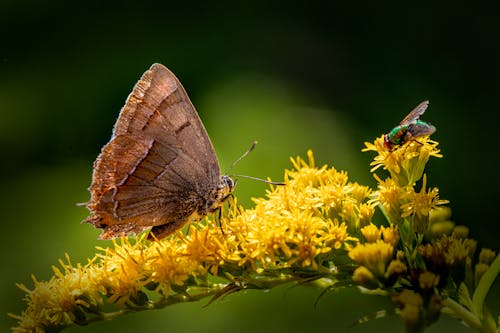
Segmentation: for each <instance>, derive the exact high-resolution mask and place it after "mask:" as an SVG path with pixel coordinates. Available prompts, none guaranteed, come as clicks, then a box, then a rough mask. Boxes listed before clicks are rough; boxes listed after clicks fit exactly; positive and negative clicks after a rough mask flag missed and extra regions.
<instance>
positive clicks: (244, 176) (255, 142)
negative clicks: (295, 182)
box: [225, 141, 286, 185]
mask: <svg viewBox="0 0 500 333" xmlns="http://www.w3.org/2000/svg"><path fill="white" fill-rule="evenodd" d="M257 143H258V142H257V141H254V142H252V145H251V146H250V148H248V149H247V151H246V152H244V153H243V155H241V156H240V157H239V158H238V159H237V160H236V161H234V162H233V164H231V165H230V166H229V168H228V169H227V171H226V173H225V174H226V175H228V174H229V171H231V169H232V168H233V167H234V166H235V165H236V164H238V162H239V161H241V160H242V159H243V158H244V157H246V156H247V155H248V154H250V153H251V152H252V150H254V148H255V146H256V145H257ZM231 176H234V177H239V178H247V179H253V180H258V181H260V182H264V183H267V184H271V185H286V184H285V183H283V182H272V181H270V180H265V179H262V178H257V177H252V176H246V175H231Z"/></svg>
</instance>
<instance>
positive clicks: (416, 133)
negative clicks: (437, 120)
mask: <svg viewBox="0 0 500 333" xmlns="http://www.w3.org/2000/svg"><path fill="white" fill-rule="evenodd" d="M408 132H409V133H410V134H411V136H412V137H414V138H418V137H420V136H424V135H432V134H434V132H436V127H434V126H433V125H431V124H428V123H424V122H422V121H419V122H416V123H414V124H410V125H408Z"/></svg>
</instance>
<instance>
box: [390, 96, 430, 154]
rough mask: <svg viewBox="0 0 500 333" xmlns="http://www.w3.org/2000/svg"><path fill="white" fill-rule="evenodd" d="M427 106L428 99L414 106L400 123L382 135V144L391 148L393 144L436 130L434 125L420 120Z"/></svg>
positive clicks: (399, 143) (400, 143) (396, 144)
mask: <svg viewBox="0 0 500 333" xmlns="http://www.w3.org/2000/svg"><path fill="white" fill-rule="evenodd" d="M427 106H429V101H423V102H422V103H420V104H419V105H417V107H416V108H414V109H413V110H412V111H411V112H410V113H409V114H408V115H407V116H406V117H405V118H404V119H403V120H402V121H401V122H400V123H399V125H398V126H396V127H394V128H393V129H392V130H391V131H390V132H389V133H387V134H385V135H384V146H385V147H386V148H387V149H388V150H392V149H393V148H394V147H395V146H399V145H403V144H404V143H406V142H409V141H412V140H415V139H416V138H419V137H421V136H425V135H431V134H433V133H434V132H436V127H434V126H432V125H431V124H429V123H426V122H425V121H422V120H420V119H419V118H420V116H421V115H423V114H424V112H425V110H426V109H427Z"/></svg>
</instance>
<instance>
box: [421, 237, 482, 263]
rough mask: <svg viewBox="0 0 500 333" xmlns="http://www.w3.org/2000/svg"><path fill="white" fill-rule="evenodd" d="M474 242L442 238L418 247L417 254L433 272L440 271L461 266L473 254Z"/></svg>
mask: <svg viewBox="0 0 500 333" xmlns="http://www.w3.org/2000/svg"><path fill="white" fill-rule="evenodd" d="M475 247H476V243H475V241H473V240H471V239H458V238H455V237H453V236H451V237H450V236H443V237H442V238H440V239H438V240H435V241H433V242H432V243H430V244H425V245H421V246H419V247H418V252H419V253H420V255H421V256H422V257H423V258H424V260H425V261H426V263H428V264H429V265H431V267H432V268H433V270H442V269H446V268H451V267H453V266H457V265H460V264H463V263H464V262H465V259H466V258H467V256H470V255H472V254H473V253H474V251H475Z"/></svg>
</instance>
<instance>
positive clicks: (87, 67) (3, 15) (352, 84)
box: [0, 0, 500, 332]
mask: <svg viewBox="0 0 500 333" xmlns="http://www.w3.org/2000/svg"><path fill="white" fill-rule="evenodd" d="M413 4H414V5H409V4H408V3H406V2H405V3H395V4H392V5H387V6H383V5H381V4H380V3H379V2H373V3H367V4H362V3H358V2H352V3H351V2H347V1H343V2H338V1H337V2H333V1H332V2H316V3H315V4H309V3H306V2H299V1H288V2H282V3H279V4H278V3H274V4H271V3H267V2H246V3H238V2H233V1H223V2H217V3H215V2H182V3H181V2H168V1H163V2H154V1H145V2H141V3H139V2H132V1H121V2H112V1H107V2H105V1H103V2H98V1H95V2H90V1H87V2H64V1H51V2H43V1H9V0H7V1H2V2H1V4H0V27H1V28H0V31H1V32H2V34H1V35H2V40H1V42H0V115H1V117H0V151H1V152H2V163H0V168H1V170H0V171H1V172H0V175H1V177H2V178H1V180H0V181H1V184H2V190H1V191H0V196H1V197H0V203H1V207H0V208H1V212H2V222H1V223H2V228H3V233H2V236H3V237H2V241H1V242H0V253H1V260H2V264H3V269H2V274H1V275H0V288H1V289H0V293H1V295H2V297H1V301H0V318H1V319H0V331H7V330H8V328H9V327H10V326H12V325H13V324H14V323H15V321H14V320H11V319H10V318H8V317H7V316H6V313H7V312H14V313H20V312H21V311H22V309H23V308H24V302H23V301H22V300H21V298H22V296H23V293H22V292H21V291H20V290H18V289H17V288H16V287H15V283H16V282H22V283H25V284H27V285H28V286H31V285H32V284H31V280H30V274H32V273H33V274H35V275H36V276H37V277H38V278H39V279H47V278H49V277H50V276H51V272H52V271H51V265H53V264H56V263H57V260H58V258H61V257H63V256H64V253H65V252H67V253H69V254H70V256H71V258H72V260H73V262H85V261H86V258H88V257H92V256H93V255H94V253H95V249H94V247H95V246H96V245H99V246H105V245H107V244H106V242H102V241H97V240H96V237H97V235H98V234H99V232H98V231H97V230H94V229H93V228H92V227H91V226H90V225H84V224H80V221H81V220H83V219H84V218H85V217H86V215H87V211H86V209H85V208H83V207H77V206H76V203H79V202H85V201H87V200H88V198H89V196H88V192H87V190H86V189H87V187H88V185H89V183H90V178H91V172H92V162H93V160H94V159H95V157H96V156H97V154H98V153H99V151H100V149H101V147H102V145H104V144H105V143H106V142H107V140H108V139H109V137H110V135H111V129H112V126H113V124H114V121H115V119H116V117H117V115H118V112H119V110H120V108H121V106H122V105H123V102H124V100H125V98H126V97H127V95H128V94H129V92H130V90H131V89H132V86H133V85H134V83H135V82H136V81H137V80H138V79H139V77H140V75H141V74H142V73H143V72H144V71H145V70H146V69H147V68H148V67H149V66H150V65H151V64H152V63H153V62H161V63H163V64H164V65H166V66H167V67H169V68H170V69H171V70H172V71H173V72H174V73H176V75H177V76H178V77H179V79H180V80H181V82H182V83H183V85H184V86H185V88H186V90H187V91H188V93H189V95H190V97H191V100H192V101H193V103H194V105H195V106H196V107H197V110H198V112H199V113H200V116H201V118H202V119H203V121H204V123H205V125H206V128H207V130H208V132H209V135H210V136H211V138H212V140H213V143H214V146H215V148H216V150H217V153H218V155H219V159H220V162H221V165H222V169H223V170H224V169H225V168H226V167H227V166H228V165H230V164H231V163H232V162H233V161H234V160H235V159H236V158H237V157H238V156H240V155H241V153H243V152H244V151H245V150H246V149H247V148H248V146H249V145H250V143H251V142H252V141H253V140H258V141H259V145H258V146H257V149H256V150H255V151H254V152H253V153H252V154H251V155H250V156H248V157H247V158H246V159H244V160H243V161H242V162H241V163H240V164H238V166H237V167H236V168H235V169H234V170H233V172H234V173H240V174H246V175H251V176H255V177H264V178H265V177H267V176H270V177H272V179H274V180H280V179H281V178H282V175H283V169H284V168H287V167H290V163H289V157H290V156H297V155H301V156H305V153H306V151H307V149H308V148H311V149H313V150H314V152H315V156H316V159H317V161H318V164H323V163H328V164H331V165H334V166H335V167H336V168H338V169H345V170H348V171H349V175H350V177H351V179H352V180H355V181H358V182H362V183H365V184H369V185H372V186H373V185H375V182H374V180H373V178H372V177H371V175H370V173H369V169H370V167H369V165H368V164H369V162H370V159H371V157H372V156H373V155H370V154H362V153H361V152H360V150H361V148H362V147H363V142H364V141H371V140H373V138H374V137H376V136H379V135H381V134H382V133H385V132H387V131H389V130H390V129H391V128H392V127H393V126H394V125H396V124H397V123H398V122H399V121H400V120H401V119H402V118H403V117H404V116H405V115H406V114H407V113H408V112H409V111H410V110H411V109H412V108H413V107H414V106H416V105H417V104H418V103H419V102H421V101H422V100H424V99H429V100H430V101H431V104H430V107H429V109H428V111H427V113H426V114H425V117H423V119H424V120H427V121H430V122H431V123H432V124H434V125H435V126H436V127H437V129H438V131H437V133H436V134H435V135H434V136H433V138H434V139H435V140H438V141H439V142H440V143H441V148H442V152H443V154H444V156H445V157H444V158H443V159H434V160H432V161H431V163H430V164H429V168H428V183H429V185H431V186H438V187H439V188H440V193H441V197H443V198H446V199H449V200H450V201H451V204H450V206H451V207H452V209H453V214H454V215H453V217H454V220H455V221H456V222H457V223H460V224H466V225H468V226H470V227H471V229H472V235H473V236H474V237H476V238H477V239H479V240H480V242H481V243H480V245H482V246H487V247H491V248H494V249H497V250H498V249H500V246H498V241H497V240H498V232H497V230H498V228H497V224H498V222H499V221H500V219H499V216H500V213H499V210H498V209H497V206H496V205H497V204H498V201H499V200H498V199H499V195H498V184H499V172H498V162H499V160H498V157H499V156H498V148H495V147H498V139H497V136H498V135H497V133H498V123H497V121H498V112H499V111H500V108H499V104H500V102H499V101H500V96H499V91H500V86H499V78H500V75H499V74H500V66H499V64H500V52H499V51H500V47H499V45H500V44H499V42H498V36H499V33H500V29H499V26H500V24H499V17H498V8H496V7H490V6H488V5H486V4H484V3H483V2H481V1H475V2H468V3H467V4H466V5H461V4H460V3H459V2H446V1H445V2H418V3H416V2H413ZM265 188H266V185H265V184H262V183H258V182H253V181H249V180H244V179H242V180H240V181H239V183H238V188H237V191H236V195H237V197H238V199H239V200H240V202H242V203H243V204H244V205H245V206H247V207H248V206H251V200H250V198H251V197H252V196H262V195H263V194H264V191H265ZM492 231H494V232H492ZM498 289H499V288H498V283H497V284H496V285H495V289H494V294H493V295H492V296H491V297H490V303H491V307H492V308H493V312H494V313H499V312H500V307H499V302H497V301H496V298H495V296H494V295H497V296H498V294H499V291H498ZM319 292H320V291H319V290H315V289H309V288H303V287H301V288H287V287H283V288H279V289H278V290H273V291H271V292H269V293H263V292H253V291H252V292H247V293H241V294H236V295H232V296H229V297H227V298H226V299H224V300H223V301H222V302H217V303H215V304H212V305H211V306H209V307H208V308H203V307H202V306H203V305H204V304H206V302H200V303H195V304H183V305H178V306H174V307H171V308H167V309H164V310H161V311H154V312H144V313H140V314H136V315H131V316H128V317H126V318H122V319H120V320H116V321H112V322H105V323H99V324H94V325H92V326H90V327H84V328H72V329H69V330H68V332H109V331H114V330H120V331H121V332H137V331H142V332H158V331H160V332H163V331H175V332H216V331H238V332H254V331H256V330H259V331H261V332H303V331H306V330H311V329H314V330H317V331H319V330H320V329H327V330H329V331H341V332H343V331H349V332H367V331H372V330H380V329H385V331H387V332H392V331H400V330H401V327H402V326H401V322H400V321H399V319H398V318H397V317H394V316H392V317H388V318H386V319H382V320H378V321H373V322H370V323H368V324H365V325H362V326H355V327H352V328H350V325H351V324H352V323H353V322H354V321H356V320H357V319H358V318H359V317H361V316H363V315H366V314H369V313H371V312H374V311H376V310H379V309H381V308H383V307H384V305H387V302H386V301H385V300H383V299H379V298H377V297H367V296H364V297H361V296H359V295H358V294H357V293H356V292H354V291H350V290H345V291H340V292H338V293H331V294H328V295H327V296H326V297H324V298H323V299H322V300H321V301H320V302H319V304H318V306H317V307H316V308H315V307H314V306H313V304H314V301H315V299H316V297H317V296H318V295H319ZM448 329H453V330H454V331H455V332H468V331H469V330H468V329H466V328H464V327H462V326H460V325H459V324H458V323H457V322H455V321H453V320H450V319H445V320H443V321H441V322H440V323H439V324H437V325H435V326H433V327H432V329H430V330H429V332H440V331H443V330H448Z"/></svg>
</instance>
